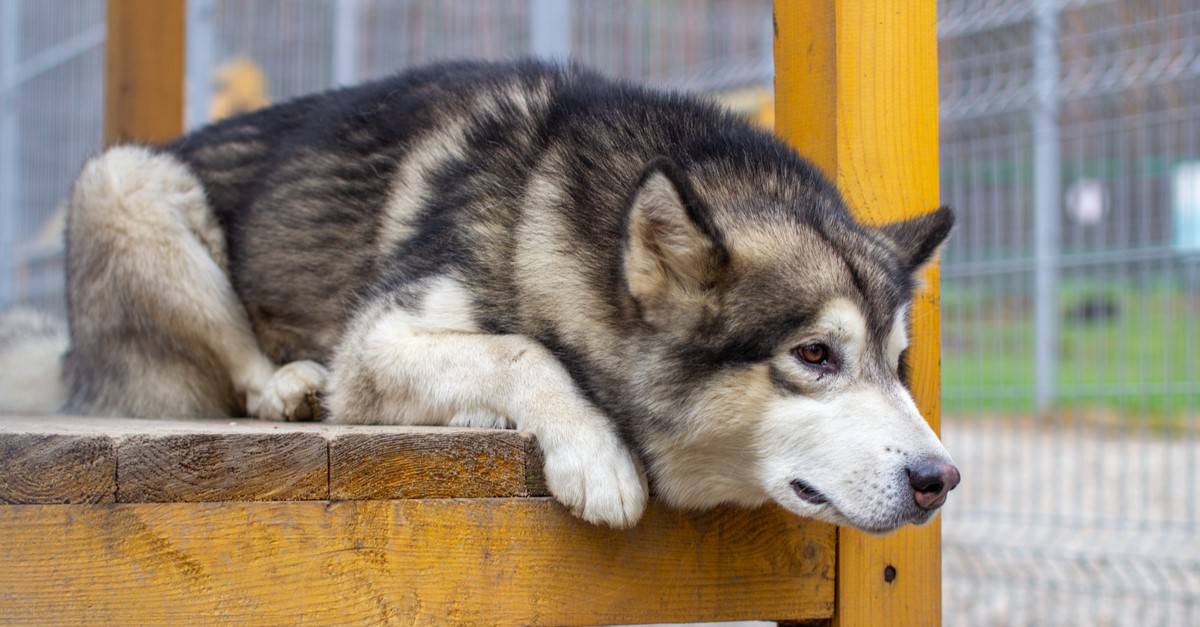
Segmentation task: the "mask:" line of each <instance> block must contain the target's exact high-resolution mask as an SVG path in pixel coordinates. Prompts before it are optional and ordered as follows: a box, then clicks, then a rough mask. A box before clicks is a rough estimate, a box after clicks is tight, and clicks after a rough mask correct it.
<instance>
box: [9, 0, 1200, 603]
mask: <svg viewBox="0 0 1200 627" xmlns="http://www.w3.org/2000/svg"><path fill="white" fill-rule="evenodd" d="M938 30H939V40H940V48H939V57H940V61H939V62H940V102H941V111H940V117H941V157H942V158H941V178H942V185H941V188H942V201H943V202H944V203H947V204H950V205H952V206H954V207H955V208H956V209H957V210H958V212H959V216H960V226H959V228H958V230H957V232H956V234H955V235H954V237H953V238H952V240H951V243H950V245H949V247H948V249H947V250H946V253H945V256H944V267H943V271H942V279H943V288H942V302H943V313H942V315H943V338H942V341H943V347H942V348H943V358H942V368H943V370H942V373H943V402H944V418H943V425H944V427H943V430H944V437H945V440H946V443H947V446H948V447H949V448H950V450H951V452H952V453H953V454H954V455H955V457H956V460H957V462H958V463H959V465H960V466H961V467H962V468H963V472H964V477H965V481H964V483H963V485H962V487H961V488H960V489H959V490H958V491H957V492H956V493H955V496H954V498H953V499H952V503H951V505H950V506H949V507H948V511H947V512H946V513H945V515H944V526H943V533H944V590H945V592H944V594H945V604H944V607H945V619H946V624H948V625H1200V368H1198V361H1200V329H1198V328H1197V327H1198V325H1200V322H1197V319H1198V318H1200V315H1198V314H1200V0H1140V1H1133V0H940V2H939V19H938ZM104 37H105V28H104V2H103V1H102V0H55V1H54V2H45V1H44V0H0V308H3V307H5V306H8V305H11V304H14V303H28V304H34V305H37V306H40V307H43V308H46V309H49V310H51V311H61V309H62V303H63V294H62V276H61V267H62V245H61V228H62V215H61V213H60V211H59V209H58V206H59V203H60V201H61V200H62V198H63V197H64V195H65V193H66V192H67V189H68V186H69V184H70V181H71V179H72V178H73V177H74V176H75V174H76V173H77V172H78V170H79V168H80V167H81V165H82V163H83V161H84V160H85V159H86V158H87V156H89V155H91V154H93V153H95V152H96V151H97V150H99V148H100V145H101V126H102V112H101V103H102V91H101V90H102V85H103V65H104ZM525 55H537V56H541V57H546V58H554V59H568V58H570V59H574V60H577V61H580V62H583V63H586V64H588V65H591V66H593V67H595V68H597V69H599V70H601V71H603V72H605V73H607V74H609V75H613V76H619V77H624V78H629V79H634V80H637V81H641V82H645V83H649V84H653V85H658V86H661V87H666V88H671V89H681V90H688V91H695V92H703V93H707V94H711V95H712V97H714V98H717V99H719V100H721V101H722V102H724V103H726V104H727V105H728V106H730V107H732V108H734V109H736V110H737V111H739V112H741V113H743V114H744V115H746V116H747V117H750V118H751V119H753V120H755V121H756V122H757V123H760V124H763V125H765V126H770V125H771V124H772V122H773V118H774V115H773V106H772V96H771V91H772V80H773V69H772V68H773V63H772V58H771V2H770V0H658V1H655V0H605V1H600V0H586V1H585V0H488V1H481V0H453V1H450V0H439V1H435V0H254V1H249V0H190V1H189V5H188V33H187V98H186V100H187V115H186V119H187V123H188V125H189V127H195V126H199V125H202V124H204V123H205V122H207V121H209V120H214V119H218V118H221V117H225V116H228V115H232V114H235V113H237V112H240V111H247V110H251V109H255V108H258V107H262V106H265V105H267V104H270V103H272V102H278V101H280V100H284V99H287V98H291V97H293V96H297V95H300V94H304V93H308V92H311V91H316V90H321V89H326V88H330V87H334V86H338V85H346V84H352V83H356V82H359V81H363V80H369V79H372V78H377V77H380V76H383V75H386V74H388V73H391V72H395V71H397V70H401V69H404V68H406V67H410V66H413V65H419V64H422V63H426V62H429V61H434V60H439V59H454V58H462V57H474V58H513V57H518V56H525Z"/></svg>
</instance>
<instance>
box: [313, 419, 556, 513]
mask: <svg viewBox="0 0 1200 627" xmlns="http://www.w3.org/2000/svg"><path fill="white" fill-rule="evenodd" d="M536 451H537V442H536V441H535V440H534V438H533V437H532V436H531V435H529V434H525V433H518V432H515V431H484V432H470V431H464V430H447V431H446V432H444V433H352V434H346V435H342V436H339V437H335V438H334V439H333V440H332V441H331V442H330V448H329V490H330V494H331V498H333V499H334V500H355V499H430V498H434V499H436V498H479V497H502V496H513V497H519V496H530V495H531V494H533V495H545V494H547V493H546V491H545V487H544V486H541V485H540V481H539V479H538V478H537V477H540V473H537V474H536V475H535V477H534V478H533V481H532V482H531V481H530V480H529V479H530V477H529V476H528V475H529V472H528V471H529V468H528V466H529V464H528V461H529V459H530V458H531V457H536V455H535V452H536ZM538 466H539V468H540V463H539V464H538ZM531 484H532V485H531Z"/></svg>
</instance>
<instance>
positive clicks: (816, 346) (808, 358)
mask: <svg viewBox="0 0 1200 627" xmlns="http://www.w3.org/2000/svg"><path fill="white" fill-rule="evenodd" d="M796 354H797V355H798V356H799V357H800V359H802V360H804V362H805V363H809V364H812V365H814V366H824V365H825V364H827V363H828V362H829V347H828V346H826V345H824V344H821V343H820V342H813V343H811V344H804V345H803V346H801V347H800V348H797V349H796Z"/></svg>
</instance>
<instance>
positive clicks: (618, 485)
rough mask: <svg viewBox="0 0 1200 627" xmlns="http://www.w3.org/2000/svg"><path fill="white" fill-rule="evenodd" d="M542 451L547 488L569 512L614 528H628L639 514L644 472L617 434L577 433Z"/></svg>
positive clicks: (642, 504) (644, 490)
mask: <svg viewBox="0 0 1200 627" xmlns="http://www.w3.org/2000/svg"><path fill="white" fill-rule="evenodd" d="M543 449H545V445H543ZM544 454H545V457H546V463H545V467H544V468H545V470H544V472H545V475H546V487H548V488H550V494H553V495H554V498H556V499H558V501H559V502H560V503H562V504H563V505H565V506H566V507H567V508H568V509H570V510H571V513H573V514H575V515H576V516H579V517H580V518H582V519H584V520H586V521H588V522H590V523H593V524H597V525H608V526H610V527H616V528H618V529H625V528H628V527H632V526H633V525H634V524H635V523H637V521H638V519H639V518H641V517H642V512H643V511H644V510H645V509H646V496H647V493H648V490H647V487H646V476H645V475H644V474H643V473H642V471H641V469H640V468H639V467H638V464H637V462H636V461H635V460H634V458H633V455H632V454H631V453H630V452H629V449H628V448H626V447H625V445H624V444H622V443H621V441H620V439H618V438H617V436H616V435H614V434H610V433H597V434H586V435H583V434H581V436H580V437H577V438H573V439H572V440H570V441H565V442H560V443H558V444H557V445H555V446H553V447H551V449H550V450H545V451H544Z"/></svg>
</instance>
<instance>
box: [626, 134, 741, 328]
mask: <svg viewBox="0 0 1200 627" xmlns="http://www.w3.org/2000/svg"><path fill="white" fill-rule="evenodd" d="M728 259H729V253H728V252H727V251H726V249H725V245H724V243H723V241H722V237H721V234H720V232H719V231H718V230H717V228H716V226H715V225H714V224H713V222H712V218H711V216H710V214H709V212H708V211H707V209H706V207H704V206H703V203H702V202H701V201H700V200H699V199H698V198H697V197H696V194H695V192H694V191H693V190H692V188H691V185H690V184H689V183H688V181H687V178H686V176H685V175H684V174H683V172H682V171H681V170H680V169H679V167H678V166H676V165H675V164H674V163H673V162H672V161H670V160H668V159H666V158H664V157H659V158H657V159H654V160H652V161H650V162H649V163H647V164H646V167H645V168H644V170H643V171H642V175H641V177H640V179H639V180H638V181H637V184H636V185H635V186H634V187H633V190H632V192H631V194H630V196H629V200H628V208H627V210H626V212H625V250H624V259H623V262H624V274H625V285H626V287H627V289H628V290H629V294H630V296H632V297H633V299H634V301H636V302H637V304H638V308H639V309H640V311H641V315H642V317H643V319H645V320H646V321H648V322H650V323H651V324H655V325H658V324H660V323H667V322H670V321H671V320H672V319H673V318H675V317H677V316H679V315H686V312H685V310H686V309H695V307H696V306H698V305H702V304H703V302H704V301H705V300H707V299H708V298H710V297H711V293H712V291H713V289H712V288H713V287H714V285H715V283H716V281H717V279H718V277H719V276H720V274H721V271H722V269H723V268H724V266H725V264H726V263H728Z"/></svg>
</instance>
